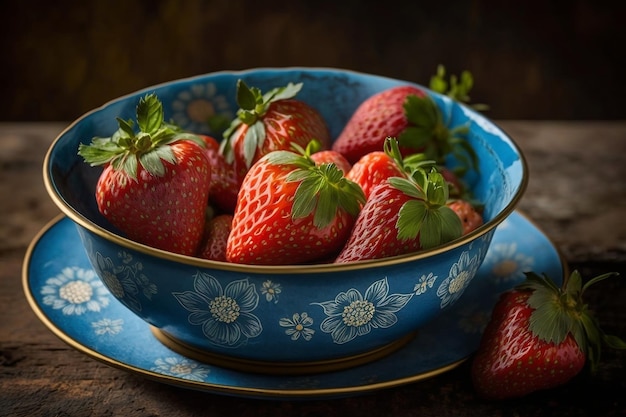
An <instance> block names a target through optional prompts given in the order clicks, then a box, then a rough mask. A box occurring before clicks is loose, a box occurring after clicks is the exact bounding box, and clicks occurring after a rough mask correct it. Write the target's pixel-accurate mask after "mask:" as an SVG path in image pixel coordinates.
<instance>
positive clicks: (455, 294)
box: [437, 252, 479, 308]
mask: <svg viewBox="0 0 626 417" xmlns="http://www.w3.org/2000/svg"><path fill="white" fill-rule="evenodd" d="M478 263H479V262H478V255H474V256H473V257H471V258H470V255H469V252H463V253H462V254H461V256H460V257H459V260H458V261H457V262H455V263H454V264H453V265H452V267H451V268H450V273H449V275H448V277H447V278H446V279H445V280H443V282H442V283H441V284H440V285H439V288H437V296H438V297H439V298H440V299H441V308H445V307H448V306H450V305H452V304H454V303H455V302H456V301H457V300H458V299H459V298H460V297H461V295H463V292H465V289H466V288H467V286H468V285H469V283H470V281H471V280H472V278H473V277H474V275H475V274H476V271H478V267H479V265H478Z"/></svg>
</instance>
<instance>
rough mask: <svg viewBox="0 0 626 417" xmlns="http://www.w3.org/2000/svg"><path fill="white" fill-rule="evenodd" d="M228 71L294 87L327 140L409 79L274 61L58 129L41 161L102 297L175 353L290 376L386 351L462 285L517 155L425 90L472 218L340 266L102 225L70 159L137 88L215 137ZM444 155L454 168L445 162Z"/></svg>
mask: <svg viewBox="0 0 626 417" xmlns="http://www.w3.org/2000/svg"><path fill="white" fill-rule="evenodd" d="M240 78H241V79H244V80H245V82H246V83H247V84H248V85H254V86H257V87H259V88H261V89H262V90H267V89H269V88H272V87H274V86H276V85H285V84H286V83H288V82H294V83H296V82H302V83H303V87H302V90H301V91H300V93H299V94H298V98H299V99H300V100H302V101H304V102H307V103H308V104H309V105H311V106H312V107H313V108H315V109H317V111H319V112H320V114H321V115H322V117H323V118H324V119H325V120H326V122H327V124H328V128H329V132H330V136H331V138H333V139H334V138H336V137H337V136H338V135H339V133H340V132H341V130H342V128H343V126H344V125H345V123H346V122H347V121H348V120H349V118H350V116H351V115H352V113H353V112H354V110H355V109H356V108H357V107H358V106H359V105H360V103H362V102H363V101H364V100H365V99H366V98H368V97H370V96H371V95H373V94H375V93H377V92H380V91H383V90H384V89H386V88H390V87H393V86H398V85H404V84H413V83H410V82H407V81H403V80H394V79H390V78H385V77H379V76H375V75H368V74H361V73H355V72H350V71H343V70H335V69H306V68H284V69H259V70H250V71H241V72H219V73H214V74H207V75H202V76H198V77H193V78H189V79H183V80H178V81H173V82H170V83H165V84H161V85H157V86H153V87H150V88H148V89H145V90H142V91H138V92H136V93H132V94H129V95H128V96H125V97H122V98H119V99H117V100H114V101H112V102H110V103H107V104H105V105H103V106H102V107H100V108H98V109H95V110H93V111H92V112H90V113H87V114H86V115H84V116H83V117H81V118H79V119H78V120H77V121H75V122H74V123H72V124H71V125H70V126H69V127H68V128H67V129H65V130H64V131H63V132H62V133H61V134H60V136H59V137H58V138H57V139H56V140H55V142H54V143H53V144H52V146H51V148H50V150H49V151H48V153H47V155H46V159H45V161H44V182H45V185H46V188H47V190H48V192H49V194H50V196H51V198H52V200H53V201H54V202H55V203H56V204H57V205H58V206H59V208H60V209H61V210H62V211H63V213H65V214H66V215H67V216H68V217H69V218H70V219H71V220H72V221H74V222H75V223H76V224H77V227H78V230H79V231H80V235H81V238H82V242H83V246H84V249H85V251H86V253H87V255H88V257H89V259H90V262H91V264H92V265H93V268H94V270H95V271H96V272H97V274H98V276H99V277H100V278H101V280H102V281H103V282H104V283H105V284H106V285H107V287H108V288H109V289H110V291H111V293H112V294H113V295H114V296H116V298H118V300H120V301H121V302H122V303H123V304H124V305H125V306H126V307H128V308H129V309H130V310H131V311H132V312H133V313H135V314H136V315H137V316H139V317H140V318H142V319H143V320H145V321H146V323H147V325H150V326H152V328H153V329H154V333H155V335H156V336H157V337H158V338H159V340H161V341H162V342H163V343H165V344H166V345H168V346H170V347H172V348H173V349H175V350H177V351H180V352H183V353H184V354H187V355H188V356H193V357H199V358H200V359H202V360H206V361H209V362H214V363H220V364H224V365H226V366H233V367H239V368H245V369H248V370H259V371H262V372H275V373H303V372H310V371H311V370H312V369H315V370H320V369H322V370H328V369H337V368H345V367H348V366H355V365H357V364H359V363H364V362H367V361H371V360H374V359H376V358H378V357H380V356H383V355H385V354H387V353H390V352H391V351H393V350H394V349H396V348H398V347H400V346H401V345H402V344H403V343H404V342H406V341H407V340H408V338H410V337H411V335H413V334H414V333H415V332H416V331H419V329H420V327H421V326H423V325H424V324H426V323H428V322H429V321H431V320H432V319H433V318H435V317H438V316H439V315H441V314H443V313H444V312H445V311H446V310H447V309H448V308H449V307H450V306H452V305H453V304H455V303H456V301H457V300H458V299H460V298H461V296H462V295H463V294H465V293H466V291H465V290H466V289H467V288H468V286H470V285H471V283H472V281H473V277H474V274H475V273H476V271H477V270H478V268H479V267H480V265H481V263H482V260H483V258H484V256H485V254H486V252H487V251H488V249H489V246H490V243H491V239H492V237H493V234H494V231H495V228H496V226H498V225H499V224H500V223H501V222H502V221H504V220H505V219H506V218H507V217H508V216H509V215H510V214H511V213H512V212H513V210H514V209H515V207H516V205H517V203H518V202H519V200H520V198H521V196H522V194H523V192H524V190H525V187H526V183H527V180H528V178H527V176H528V173H527V170H526V164H525V162H524V158H523V156H522V154H521V152H520V151H519V149H518V147H517V145H516V144H515V143H514V142H513V140H512V139H511V138H509V137H508V136H507V135H506V133H504V132H503V131H502V130H501V129H499V128H498V126H497V125H495V124H494V123H493V122H491V121H490V120H488V119H486V118H485V117H484V116H482V115H480V114H478V113H476V112H475V111H473V110H471V109H469V108H467V107H465V106H463V105H461V104H458V103H456V102H453V101H451V100H450V99H448V98H445V97H443V96H440V95H438V94H436V93H432V92H429V94H431V95H432V97H433V99H434V100H435V102H436V103H437V105H438V106H439V107H440V108H441V110H442V112H443V113H444V114H445V118H446V120H448V122H449V123H450V124H451V125H454V126H458V125H467V126H468V128H469V133H468V135H467V140H468V142H469V144H470V145H471V146H472V147H473V148H474V149H475V150H476V153H477V155H478V167H477V170H475V171H471V172H470V173H469V174H468V176H467V177H466V178H465V179H466V181H467V182H468V184H469V186H470V188H471V190H472V192H473V194H474V197H475V198H476V199H477V200H479V201H480V202H481V203H483V204H484V207H485V209H484V213H483V217H484V220H485V223H484V224H483V225H482V226H480V227H479V228H478V229H476V230H474V231H473V232H471V233H469V234H467V235H465V236H463V237H462V238H460V239H457V240H455V241H453V242H450V243H448V244H446V245H443V246H441V247H436V248H433V249H432V250H428V251H424V252H420V253H417V254H412V255H407V256H402V257H396V258H388V259H382V260H376V261H368V262H357V263H346V264H342V265H333V264H319V265H293V266H291V265H285V266H252V265H235V264H231V263H226V262H216V261H209V260H203V259H199V258H194V257H190V256H184V255H178V254H175V253H172V252H167V251H164V250H159V249H155V248H153V247H149V246H146V245H143V244H140V243H137V242H135V241H133V240H131V239H129V238H128V237H127V236H125V235H124V234H122V233H121V232H120V231H119V230H117V229H116V228H114V227H113V226H112V225H111V224H110V223H109V222H108V221H107V220H106V219H105V218H104V217H103V216H102V215H101V214H100V212H99V211H98V207H97V204H96V201H95V197H94V193H95V189H96V183H97V180H98V176H99V174H100V172H101V170H100V169H94V168H93V167H90V166H89V165H87V164H85V163H84V162H83V161H82V160H81V159H80V157H79V156H78V155H77V154H76V149H77V148H78V146H79V144H80V143H85V142H86V141H88V140H90V139H91V138H92V137H94V136H101V137H105V136H110V135H111V134H112V133H113V132H115V130H116V129H117V124H116V117H120V118H122V119H129V118H131V117H132V116H133V114H134V112H135V104H136V102H137V99H138V98H139V97H141V96H143V95H145V94H146V93H147V92H154V93H156V94H157V95H158V97H159V98H160V99H161V101H162V102H163V110H164V112H165V120H173V121H175V122H176V123H178V124H180V125H181V127H183V128H185V129H188V130H190V131H193V132H196V133H199V134H207V135H212V136H215V135H216V134H218V133H216V132H213V131H211V126H210V125H209V120H211V119H212V118H214V117H216V116H221V117H223V118H226V119H231V118H232V116H233V115H234V113H235V112H236V109H237V103H236V102H235V91H236V83H237V80H238V79H240ZM413 85H415V84H413ZM419 87H420V88H423V87H421V86H419ZM424 91H427V92H428V90H427V89H424ZM203 102H206V103H205V104H207V105H199V104H201V103H203ZM200 110H202V111H206V112H207V113H206V114H199V113H198V112H199V111H200ZM447 162H448V165H449V166H450V167H453V166H454V165H455V164H456V163H457V162H458V161H455V160H454V159H450V160H449V161H447ZM77 250H82V248H77ZM424 286H425V288H424ZM418 293H419V294H418ZM121 348H123V347H121Z"/></svg>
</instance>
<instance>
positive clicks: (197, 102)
mask: <svg viewBox="0 0 626 417" xmlns="http://www.w3.org/2000/svg"><path fill="white" fill-rule="evenodd" d="M172 110H173V111H174V114H173V116H172V118H173V121H174V123H176V124H177V125H178V126H182V127H184V128H185V129H187V130H189V131H191V132H196V133H202V132H211V133H216V134H217V133H221V132H213V130H215V128H214V127H212V126H211V122H210V121H211V120H214V121H215V120H216V119H220V122H222V121H223V123H225V124H226V127H227V126H228V123H229V122H230V121H231V120H232V119H233V118H234V114H233V112H232V110H231V108H230V105H229V103H228V100H227V99H226V97H225V96H223V95H221V94H218V93H217V88H216V86H215V84H214V83H205V84H201V83H198V84H193V85H192V86H191V87H190V88H189V89H187V90H184V91H181V92H180V93H178V96H177V97H176V99H175V100H174V101H173V102H172ZM218 130H219V129H218Z"/></svg>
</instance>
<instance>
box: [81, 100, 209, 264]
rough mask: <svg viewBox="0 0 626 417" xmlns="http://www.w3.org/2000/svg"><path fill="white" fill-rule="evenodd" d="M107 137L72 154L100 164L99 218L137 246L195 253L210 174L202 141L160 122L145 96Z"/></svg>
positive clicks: (158, 108) (159, 111) (157, 108)
mask: <svg viewBox="0 0 626 417" xmlns="http://www.w3.org/2000/svg"><path fill="white" fill-rule="evenodd" d="M118 122H119V130H118V131H117V132H115V134H113V136H111V137H110V138H98V137H96V138H93V140H92V142H91V144H90V145H85V144H81V145H80V147H79V151H78V153H79V154H80V155H81V156H82V157H83V158H84V160H85V161H86V162H88V163H89V164H91V165H92V166H98V165H103V166H104V171H103V172H102V173H101V175H100V178H99V180H98V183H97V187H96V202H97V204H98V209H99V210H100V212H101V213H102V214H103V216H104V217H105V218H106V219H107V220H109V221H110V222H111V223H112V224H113V225H114V226H115V227H117V228H118V229H119V230H120V231H121V232H123V233H124V234H126V236H128V237H129V238H130V239H133V240H135V241H137V242H140V243H143V244H146V245H149V246H153V247H155V248H158V249H164V250H168V251H171V252H176V253H180V254H183V255H195V254H196V251H197V249H198V245H199V243H200V240H201V238H202V233H203V230H204V222H205V217H204V215H205V207H206V205H207V201H208V194H209V184H210V180H211V171H210V168H209V162H208V159H207V158H206V156H205V152H204V150H203V148H202V141H201V140H200V139H199V138H197V137H195V136H194V135H190V134H188V133H182V132H180V131H178V130H177V129H176V128H175V127H174V126H171V125H169V124H167V123H165V122H164V121H163V108H162V105H161V102H160V101H159V99H158V98H157V97H156V95H154V94H149V95H146V96H145V97H143V98H141V99H140V100H139V104H138V105H137V124H138V127H139V132H135V130H134V123H133V121H131V120H128V121H124V120H121V119H118Z"/></svg>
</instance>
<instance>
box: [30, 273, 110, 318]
mask: <svg viewBox="0 0 626 417" xmlns="http://www.w3.org/2000/svg"><path fill="white" fill-rule="evenodd" d="M41 295H43V300H42V301H43V303H44V304H45V305H48V306H51V307H52V308H53V309H55V310H61V311H62V312H63V314H64V315H81V314H83V313H86V312H88V311H94V312H99V311H100V310H101V309H102V308H104V307H107V306H108V305H109V293H108V291H107V289H106V288H105V287H104V285H103V284H102V282H101V281H100V280H99V279H98V277H97V275H96V274H95V272H94V271H93V270H91V269H83V268H79V267H66V268H63V269H62V270H61V272H60V273H59V274H57V275H56V276H54V277H52V278H48V279H47V280H46V285H44V286H43V287H42V288H41Z"/></svg>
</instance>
